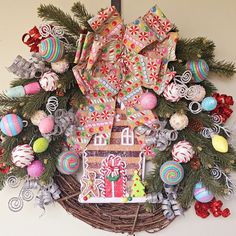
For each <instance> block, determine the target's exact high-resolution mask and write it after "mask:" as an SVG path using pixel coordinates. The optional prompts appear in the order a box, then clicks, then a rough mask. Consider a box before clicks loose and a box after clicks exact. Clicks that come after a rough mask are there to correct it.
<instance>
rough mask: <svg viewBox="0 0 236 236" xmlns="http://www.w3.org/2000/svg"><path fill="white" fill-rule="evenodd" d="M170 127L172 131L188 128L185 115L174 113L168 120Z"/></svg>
mask: <svg viewBox="0 0 236 236" xmlns="http://www.w3.org/2000/svg"><path fill="white" fill-rule="evenodd" d="M170 125H171V127H172V128H173V129H174V130H182V129H184V128H186V127H187V126H188V117H187V116H186V115H185V114H181V113H175V114H174V115H172V116H171V118H170Z"/></svg>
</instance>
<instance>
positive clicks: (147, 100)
mask: <svg viewBox="0 0 236 236" xmlns="http://www.w3.org/2000/svg"><path fill="white" fill-rule="evenodd" d="M139 101H140V104H141V106H142V108H143V109H144V110H152V109H154V108H155V107H156V106H157V97H156V95H155V94H153V93H150V92H147V93H144V94H143V95H142V96H141V97H140V99H139Z"/></svg>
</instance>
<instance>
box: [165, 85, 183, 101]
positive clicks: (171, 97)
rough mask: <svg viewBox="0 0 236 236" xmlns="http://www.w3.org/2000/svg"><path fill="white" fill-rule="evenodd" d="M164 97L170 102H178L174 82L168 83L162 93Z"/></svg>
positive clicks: (177, 93) (177, 92)
mask: <svg viewBox="0 0 236 236" xmlns="http://www.w3.org/2000/svg"><path fill="white" fill-rule="evenodd" d="M163 96H164V98H165V99H166V100H167V101H170V102H178V101H179V100H180V96H179V90H178V85H176V84H175V83H171V84H168V85H167V86H166V88H165V90H164V93H163Z"/></svg>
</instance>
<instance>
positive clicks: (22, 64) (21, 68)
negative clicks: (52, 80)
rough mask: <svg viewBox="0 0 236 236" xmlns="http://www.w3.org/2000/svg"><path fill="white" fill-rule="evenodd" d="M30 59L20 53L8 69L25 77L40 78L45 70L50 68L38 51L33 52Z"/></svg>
mask: <svg viewBox="0 0 236 236" xmlns="http://www.w3.org/2000/svg"><path fill="white" fill-rule="evenodd" d="M30 60H31V61H27V60H26V59H25V58H23V57H22V56H20V55H18V56H17V57H16V59H15V60H14V62H13V63H12V65H10V66H9V67H8V68H7V69H8V71H10V72H12V73H13V74H15V75H17V76H19V77H20V78H23V79H32V78H40V77H41V75H42V74H43V73H44V72H46V71H48V70H49V69H48V68H47V67H46V65H45V63H44V62H43V61H42V58H41V56H40V55H39V54H38V53H34V54H32V57H31V59H30Z"/></svg>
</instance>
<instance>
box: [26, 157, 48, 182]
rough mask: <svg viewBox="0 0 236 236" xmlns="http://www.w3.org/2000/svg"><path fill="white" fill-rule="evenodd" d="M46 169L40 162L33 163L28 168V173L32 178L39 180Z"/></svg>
mask: <svg viewBox="0 0 236 236" xmlns="http://www.w3.org/2000/svg"><path fill="white" fill-rule="evenodd" d="M44 170H45V167H44V165H43V163H42V162H41V161H40V160H36V161H33V162H32V163H31V164H30V165H29V166H28V167H27V173H28V175H29V176H30V177H32V178H39V177H40V176H42V174H43V173H44Z"/></svg>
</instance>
